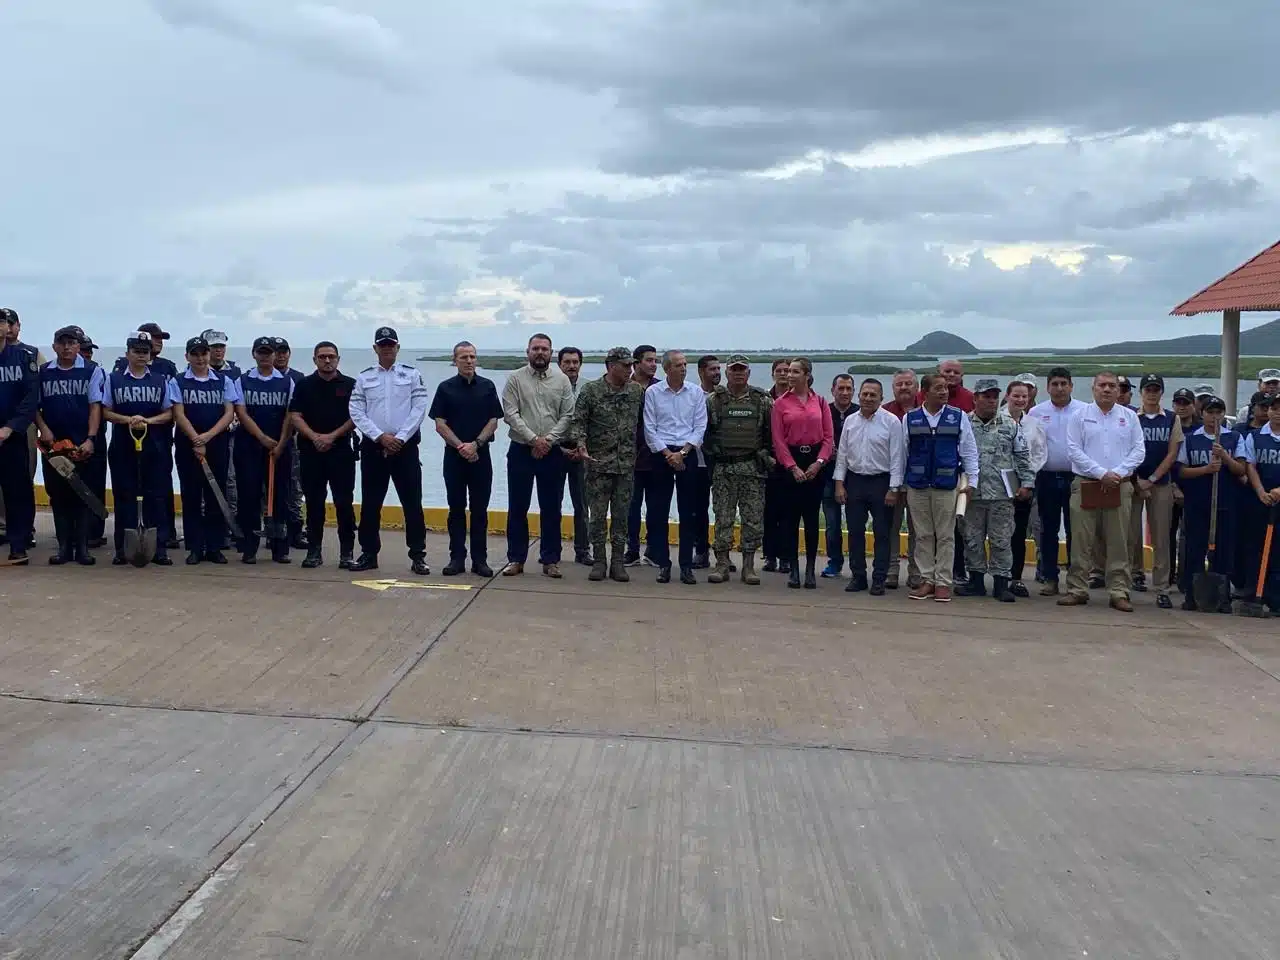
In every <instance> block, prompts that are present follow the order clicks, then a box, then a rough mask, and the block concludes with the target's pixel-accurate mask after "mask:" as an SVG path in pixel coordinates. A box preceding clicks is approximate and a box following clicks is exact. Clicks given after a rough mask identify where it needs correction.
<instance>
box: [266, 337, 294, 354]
mask: <svg viewBox="0 0 1280 960" xmlns="http://www.w3.org/2000/svg"><path fill="white" fill-rule="evenodd" d="M271 339H272V340H274V341H275V344H276V353H280V352H282V351H289V352H290V353H292V352H293V351H292V348H291V347H290V346H289V341H288V340H286V339H285V338H284V337H272V338H271Z"/></svg>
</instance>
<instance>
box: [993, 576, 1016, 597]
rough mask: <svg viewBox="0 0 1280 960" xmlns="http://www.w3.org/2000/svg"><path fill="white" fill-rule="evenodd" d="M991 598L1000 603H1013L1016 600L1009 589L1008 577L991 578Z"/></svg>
mask: <svg viewBox="0 0 1280 960" xmlns="http://www.w3.org/2000/svg"><path fill="white" fill-rule="evenodd" d="M991 596H992V597H994V598H995V599H996V600H999V601H1000V602H1001V603H1013V602H1014V601H1016V600H1017V599H1018V598H1017V597H1016V596H1014V593H1013V591H1012V590H1010V589H1009V578H1008V577H992V578H991Z"/></svg>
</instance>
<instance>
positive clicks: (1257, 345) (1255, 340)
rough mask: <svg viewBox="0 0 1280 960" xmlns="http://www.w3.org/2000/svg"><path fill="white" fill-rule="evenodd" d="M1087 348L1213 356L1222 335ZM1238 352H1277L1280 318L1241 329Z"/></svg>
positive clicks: (1269, 354) (1218, 350)
mask: <svg viewBox="0 0 1280 960" xmlns="http://www.w3.org/2000/svg"><path fill="white" fill-rule="evenodd" d="M929 336H933V334H930V335H929ZM1089 352H1090V353H1109V354H1113V355H1116V354H1127V355H1144V354H1145V355H1152V356H1165V357H1186V356H1200V357H1204V356H1213V355H1215V354H1219V353H1221V352H1222V335H1221V334H1217V333H1197V334H1193V335H1191V336H1189V337H1174V338H1172V339H1170V340H1124V341H1122V342H1120V343H1105V344H1103V345H1102V346H1100V347H1094V348H1093V349H1092V350H1091V351H1089ZM1240 355H1241V356H1245V357H1275V356H1280V320H1272V321H1271V322H1270V323H1264V324H1263V325H1262V326H1260V327H1254V328H1253V329H1252V330H1242V331H1241V332H1240Z"/></svg>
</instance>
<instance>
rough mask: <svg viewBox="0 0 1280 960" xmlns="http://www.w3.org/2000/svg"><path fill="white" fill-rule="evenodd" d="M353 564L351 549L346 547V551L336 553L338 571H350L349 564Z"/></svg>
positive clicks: (340, 550)
mask: <svg viewBox="0 0 1280 960" xmlns="http://www.w3.org/2000/svg"><path fill="white" fill-rule="evenodd" d="M353 563H355V561H354V560H352V559H351V548H350V547H348V548H347V549H346V550H342V549H339V551H338V569H339V570H350V569H351V564H353Z"/></svg>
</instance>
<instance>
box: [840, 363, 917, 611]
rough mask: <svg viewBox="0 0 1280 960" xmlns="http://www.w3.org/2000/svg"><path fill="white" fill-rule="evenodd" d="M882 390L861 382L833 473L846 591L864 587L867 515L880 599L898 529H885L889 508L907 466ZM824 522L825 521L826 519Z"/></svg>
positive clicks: (874, 593) (873, 590)
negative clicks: (842, 522) (845, 536)
mask: <svg viewBox="0 0 1280 960" xmlns="http://www.w3.org/2000/svg"><path fill="white" fill-rule="evenodd" d="M883 398H884V387H883V386H882V385H881V383H880V381H879V380H874V379H867V380H863V381H862V384H861V386H859V388H858V408H857V410H856V411H854V412H852V413H850V414H849V415H848V416H846V417H845V419H844V426H843V428H842V430H841V432H840V445H839V447H837V448H836V467H835V473H834V474H833V480H834V483H835V501H836V503H838V504H843V505H844V508H845V512H846V514H847V516H848V519H849V574H850V580H849V582H848V584H847V585H846V586H845V591H846V592H847V593H857V592H858V591H860V590H866V589H867V556H866V554H867V549H866V543H865V538H866V529H867V515H868V514H870V516H871V530H872V536H873V538H874V547H873V549H874V551H875V559H874V560H873V562H872V566H871V594H872V596H877V597H879V596H883V595H884V589H885V580H886V578H887V576H888V573H889V541H890V539H891V538H892V537H896V536H897V535H898V534H897V531H896V530H893V531H891V530H890V529H889V520H890V517H891V516H892V515H893V506H894V504H895V503H897V502H898V488H899V487H900V486H902V474H903V470H904V469H905V467H906V459H905V458H906V444H905V438H904V436H903V433H902V424H901V423H899V422H898V418H897V417H895V416H894V415H893V414H892V413H889V412H888V411H887V410H884V409H882V408H881V406H880V402H881V400H882V399H883ZM828 522H829V521H828Z"/></svg>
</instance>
